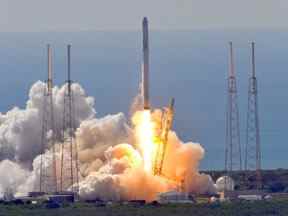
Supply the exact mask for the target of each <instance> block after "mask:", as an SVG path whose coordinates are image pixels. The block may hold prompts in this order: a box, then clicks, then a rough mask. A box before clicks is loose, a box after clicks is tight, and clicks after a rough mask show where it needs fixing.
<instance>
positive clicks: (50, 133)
mask: <svg viewBox="0 0 288 216" xmlns="http://www.w3.org/2000/svg"><path fill="white" fill-rule="evenodd" d="M47 57H48V79H47V80H46V82H45V88H44V95H43V109H42V115H43V116H42V134H41V156H40V175H39V190H40V192H45V193H52V192H57V189H58V188H57V175H56V155H55V140H56V137H55V123H54V110H53V93H52V88H53V78H52V52H51V47H50V45H49V44H48V45H47ZM46 151H49V152H50V153H48V154H45V153H46Z"/></svg>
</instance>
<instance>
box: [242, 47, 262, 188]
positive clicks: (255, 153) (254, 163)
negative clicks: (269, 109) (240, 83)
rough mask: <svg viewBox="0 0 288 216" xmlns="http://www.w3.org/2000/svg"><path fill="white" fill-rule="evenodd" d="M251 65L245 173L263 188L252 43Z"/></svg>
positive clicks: (247, 179)
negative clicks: (254, 178)
mask: <svg viewBox="0 0 288 216" xmlns="http://www.w3.org/2000/svg"><path fill="white" fill-rule="evenodd" d="M251 52H252V55H251V63H252V70H251V73H250V75H249V87H248V110H247V128H246V146H245V173H246V177H247V178H246V181H247V182H249V177H250V176H251V175H253V176H256V182H255V181H254V180H253V181H254V182H255V184H256V185H255V186H256V188H257V189H261V188H262V178H261V148H260V134H259V116H258V90H257V78H256V68H255V43H254V42H252V43H251Z"/></svg>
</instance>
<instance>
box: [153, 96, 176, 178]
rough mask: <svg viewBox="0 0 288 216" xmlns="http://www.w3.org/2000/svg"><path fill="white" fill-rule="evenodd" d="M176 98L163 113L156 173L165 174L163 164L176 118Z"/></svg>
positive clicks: (156, 155)
mask: <svg viewBox="0 0 288 216" xmlns="http://www.w3.org/2000/svg"><path fill="white" fill-rule="evenodd" d="M174 104H175V100H174V98H172V99H171V102H170V105H169V107H167V108H165V109H164V111H163V113H162V119H161V128H160V134H159V140H158V143H157V150H156V154H155V158H154V165H153V172H154V175H163V173H162V170H163V165H164V161H165V155H166V149H167V143H168V135H169V131H170V130H171V128H172V124H173V119H174Z"/></svg>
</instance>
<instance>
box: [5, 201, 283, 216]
mask: <svg viewBox="0 0 288 216" xmlns="http://www.w3.org/2000/svg"><path fill="white" fill-rule="evenodd" d="M26 215H27V216H28V215H29V216H39V215H41V216H50V215H51V216H58V215H59V216H66V215H68V216H90V215H91V216H92V215H93V216H95V215H97V216H104V215H105V216H106V215H107V216H114V215H115V216H146V215H147V216H170V215H171V216H172V215H177V216H180V215H181V216H185V215H197V216H202V215H203V216H210V215H213V216H217V215H219V216H225V215H227V216H228V215H229V216H231V215H233V216H237V215H239V216H243V215H251V216H252V215H253V216H257V215H259V216H260V215H261V216H266V215H271V216H272V215H288V200H271V201H257V202H234V203H214V204H195V205H184V204H182V205H181V204H177V205H176V204H175V205H162V206H157V207H155V206H149V205H146V206H143V207H132V206H128V205H112V206H106V207H96V206H95V205H94V204H92V203H89V204H88V203H75V204H71V205H68V204H67V205H65V206H64V207H63V206H62V207H60V208H57V209H46V208H45V206H41V205H31V204H30V205H27V204H25V205H5V204H1V205H0V216H26Z"/></svg>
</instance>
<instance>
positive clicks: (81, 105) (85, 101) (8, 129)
mask: <svg viewBox="0 0 288 216" xmlns="http://www.w3.org/2000/svg"><path fill="white" fill-rule="evenodd" d="M44 88H45V84H44V83H43V82H40V81H38V82H36V83H35V84H34V85H33V86H32V87H31V89H30V92H29V99H28V101H27V105H26V108H25V109H19V108H17V107H15V108H13V109H12V110H10V111H8V112H7V113H6V114H1V113H0V151H1V153H2V154H1V155H0V156H1V158H0V160H1V159H2V160H3V159H7V158H8V159H11V160H15V161H17V162H18V163H20V164H22V165H25V166H27V167H28V168H31V166H32V162H33V159H34V158H35V157H36V156H37V155H38V154H39V153H40V146H41V129H42V116H43V113H42V110H43V109H42V108H43V98H44V97H43V93H44ZM65 88H66V86H65V85H64V86H62V87H61V88H60V89H59V88H58V87H57V86H56V87H54V88H53V98H54V110H55V112H54V113H55V127H56V128H57V131H58V133H60V130H61V128H62V123H63V122H62V119H63V101H64V93H65ZM72 90H73V93H74V103H75V104H76V106H75V122H76V126H77V127H78V126H79V124H80V122H82V121H84V120H87V119H92V118H93V117H94V116H95V110H94V108H93V106H94V100H93V98H91V97H86V96H85V92H84V90H83V89H82V88H81V86H80V85H79V84H73V85H72Z"/></svg>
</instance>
